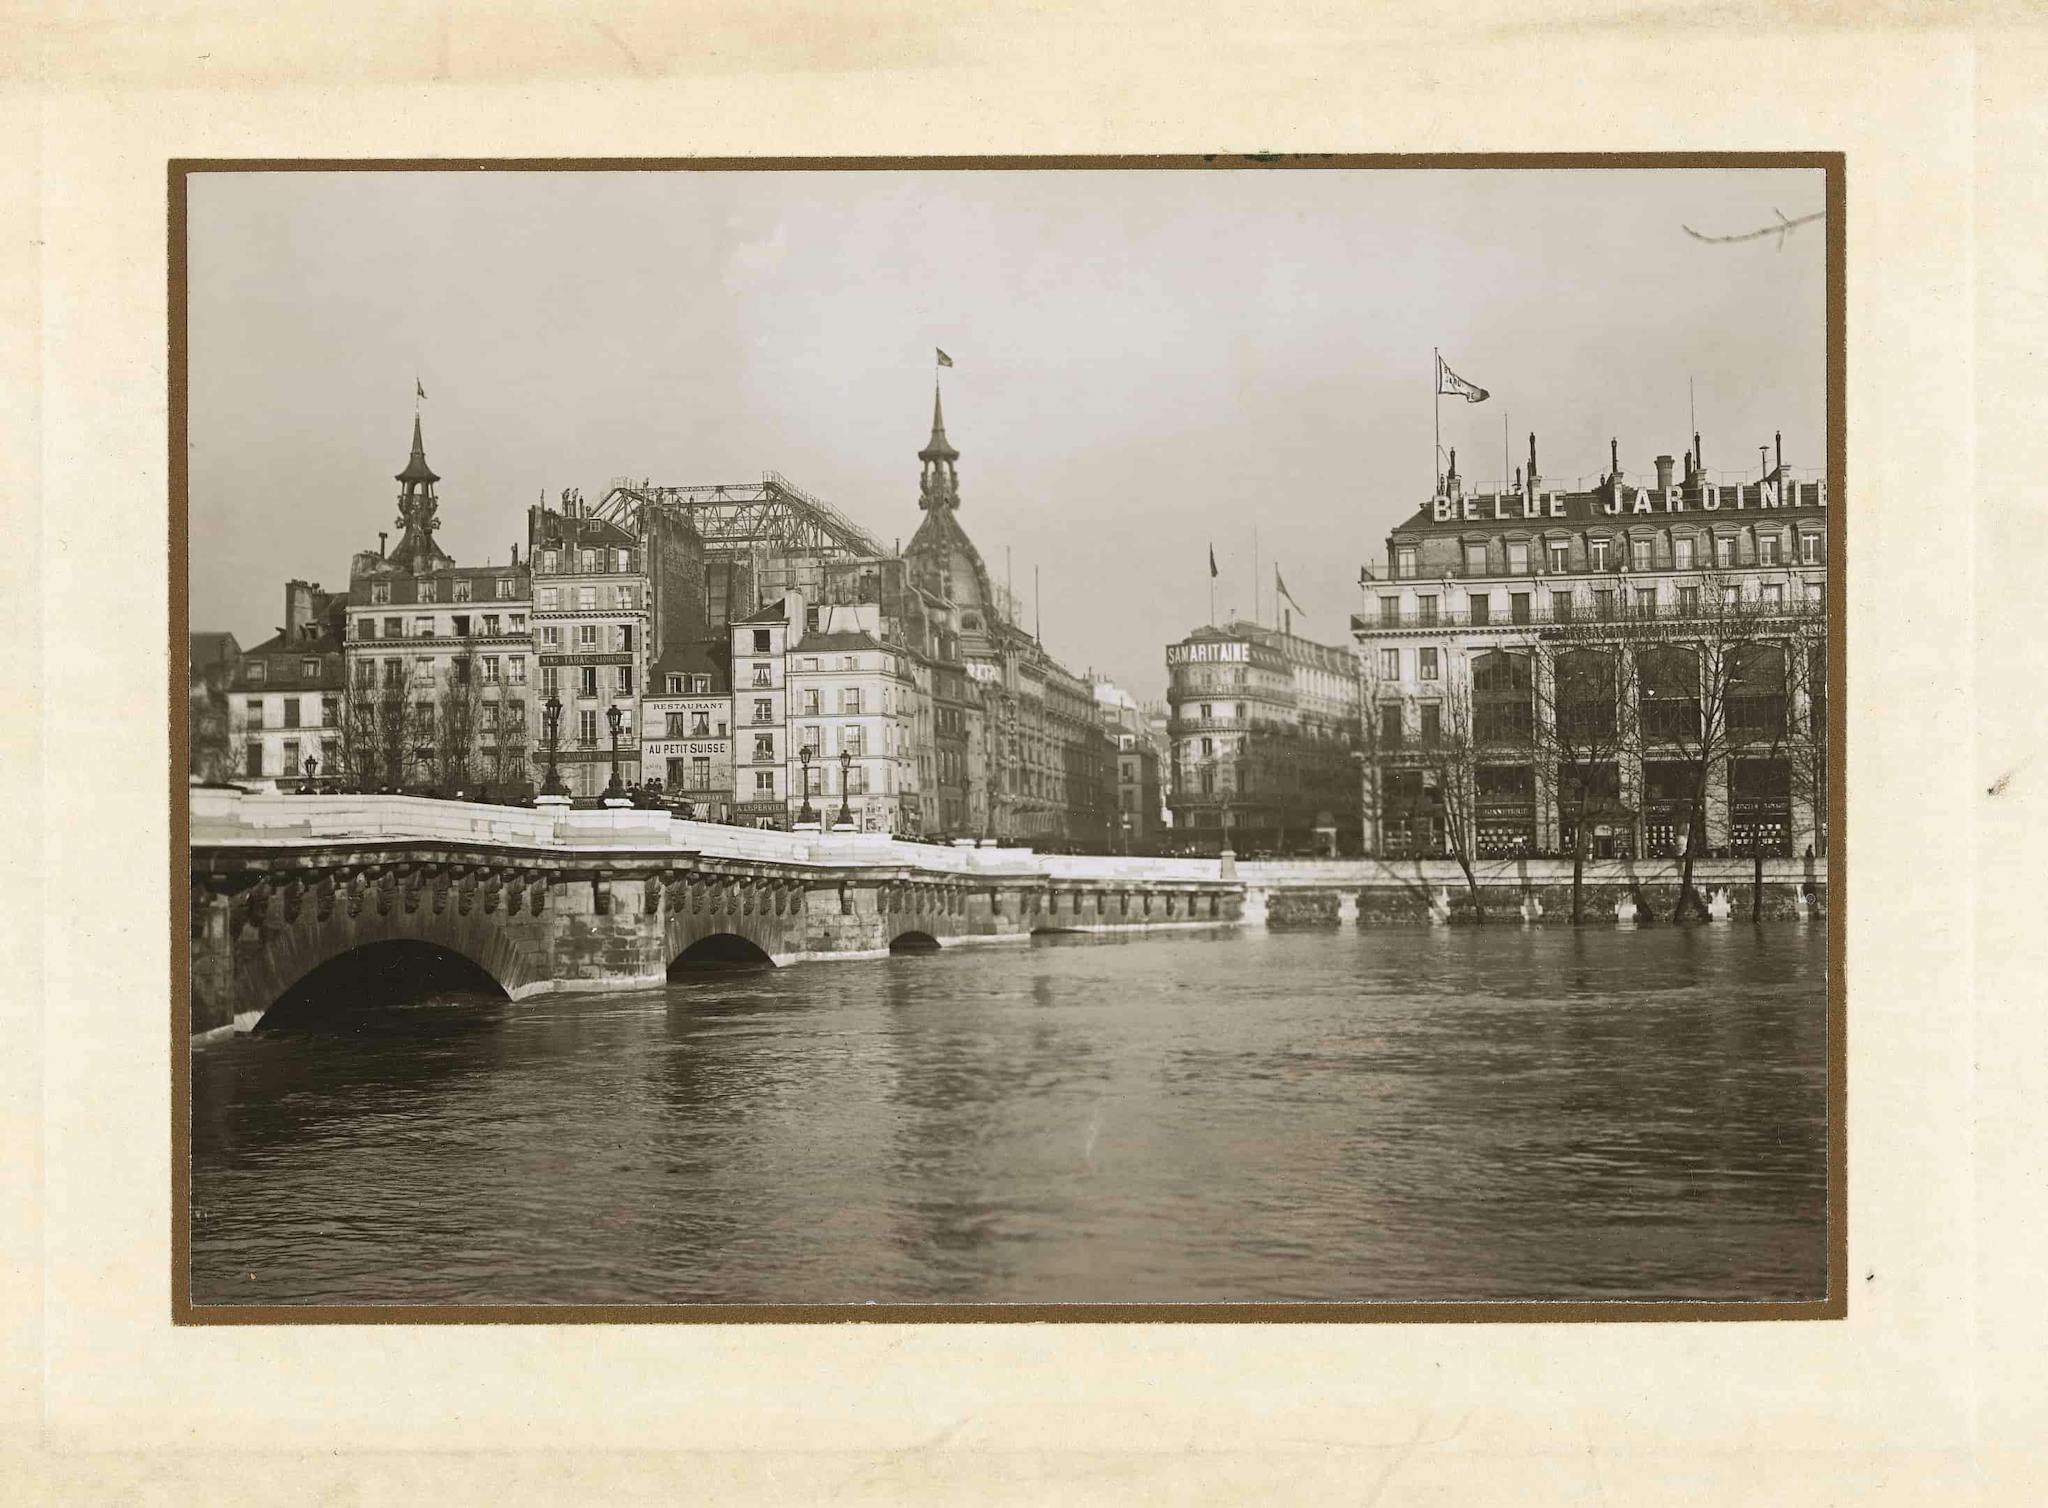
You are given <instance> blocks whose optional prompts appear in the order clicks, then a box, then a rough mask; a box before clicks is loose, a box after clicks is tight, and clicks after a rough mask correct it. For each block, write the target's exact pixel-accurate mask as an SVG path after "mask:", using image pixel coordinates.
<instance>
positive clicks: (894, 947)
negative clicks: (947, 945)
mask: <svg viewBox="0 0 2048 1508" xmlns="http://www.w3.org/2000/svg"><path fill="white" fill-rule="evenodd" d="M939 946H940V944H939V940H938V939H937V938H936V937H934V936H932V934H931V933H929V932H919V931H916V930H912V931H908V932H899V933H897V934H896V935H895V936H894V937H892V938H890V939H889V951H890V952H891V953H936V952H938V951H939Z"/></svg>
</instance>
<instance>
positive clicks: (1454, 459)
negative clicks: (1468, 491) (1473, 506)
mask: <svg viewBox="0 0 2048 1508" xmlns="http://www.w3.org/2000/svg"><path fill="white" fill-rule="evenodd" d="M1444 493H1445V495H1446V496H1448V497H1463V496H1464V495H1465V484H1464V483H1463V482H1461V481H1460V480H1458V447H1457V446H1455V445H1453V446H1452V447H1451V469H1450V470H1449V471H1447V472H1445V473H1444Z"/></svg>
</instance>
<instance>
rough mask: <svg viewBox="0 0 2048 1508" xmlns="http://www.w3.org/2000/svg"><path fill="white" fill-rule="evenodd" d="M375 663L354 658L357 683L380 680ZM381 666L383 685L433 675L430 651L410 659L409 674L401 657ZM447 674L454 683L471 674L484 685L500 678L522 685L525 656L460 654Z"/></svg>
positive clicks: (460, 683)
mask: <svg viewBox="0 0 2048 1508" xmlns="http://www.w3.org/2000/svg"><path fill="white" fill-rule="evenodd" d="M377 665H378V662H377V661H375V660H370V659H361V660H357V661H356V672H355V674H356V684H357V685H358V686H369V685H372V684H374V683H377V682H378V681H379V677H378V674H377ZM383 666H384V674H383V676H382V678H381V683H382V684H383V685H386V686H402V685H404V684H405V683H406V681H407V680H408V679H411V680H415V681H431V680H432V679H433V678H434V657H433V656H432V655H418V656H415V657H414V659H413V661H412V669H411V674H410V676H409V677H408V674H407V670H406V662H405V661H404V660H402V659H387V660H385V661H384V662H383ZM448 677H449V680H450V681H452V682H453V683H454V684H455V685H457V686H467V685H469V684H470V683H471V679H472V677H475V678H477V679H480V680H481V681H482V682H483V684H484V685H486V686H493V685H496V684H498V683H499V682H500V681H507V682H510V683H511V684H512V685H515V686H523V685H525V684H526V656H525V655H503V656H500V655H477V656H474V657H472V656H469V655H463V656H461V657H460V658H458V659H456V660H454V661H452V662H451V663H450V664H449V667H448Z"/></svg>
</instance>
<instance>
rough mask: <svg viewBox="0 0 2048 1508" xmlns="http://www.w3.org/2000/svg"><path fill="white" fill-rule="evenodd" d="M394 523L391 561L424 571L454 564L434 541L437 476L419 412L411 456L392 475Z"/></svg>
mask: <svg viewBox="0 0 2048 1508" xmlns="http://www.w3.org/2000/svg"><path fill="white" fill-rule="evenodd" d="M396 480H397V482H398V485H399V492H398V527H399V528H400V530H402V531H403V532H402V533H401V534H400V535H399V537H398V545H397V547H396V548H395V549H393V550H392V552H391V554H390V557H389V558H390V560H391V563H392V564H393V565H395V566H397V567H398V569H400V570H402V571H411V572H412V573H413V574H414V575H424V574H425V573H427V572H429V571H437V570H442V569H444V568H446V567H448V566H451V565H453V564H455V561H454V558H453V557H452V556H450V555H449V554H448V553H447V552H446V551H444V550H443V549H442V548H441V547H440V546H439V545H438V544H436V543H434V530H435V529H436V528H437V527H439V525H440V522H441V520H440V516H439V508H440V505H439V504H438V503H437V502H436V501H435V498H434V483H436V482H438V481H440V480H441V478H440V477H438V476H437V475H435V473H434V468H433V467H431V466H429V465H428V464H427V448H426V443H425V441H424V440H423V439H422V438H421V436H420V416H419V415H418V414H414V415H413V416H412V458H411V459H410V460H408V461H407V462H406V463H405V470H403V471H401V472H399V473H398V476H397V478H396Z"/></svg>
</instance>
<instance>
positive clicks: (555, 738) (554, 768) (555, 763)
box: [540, 695, 569, 796]
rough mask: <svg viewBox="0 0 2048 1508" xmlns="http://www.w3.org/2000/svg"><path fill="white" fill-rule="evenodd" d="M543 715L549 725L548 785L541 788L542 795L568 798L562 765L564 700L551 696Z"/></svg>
mask: <svg viewBox="0 0 2048 1508" xmlns="http://www.w3.org/2000/svg"><path fill="white" fill-rule="evenodd" d="M541 715H542V717H543V719H544V720H545V721H546V723H547V730H546V731H547V740H548V778H547V783H546V784H545V785H543V786H542V787H541V788H540V793H541V794H542V795H543V796H566V795H568V794H569V793H568V792H567V791H566V790H564V789H563V788H562V771H561V765H560V758H561V753H562V699H561V698H560V697H559V696H554V695H550V696H549V697H548V699H547V704H546V706H545V707H544V708H543V710H542V714H541Z"/></svg>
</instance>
